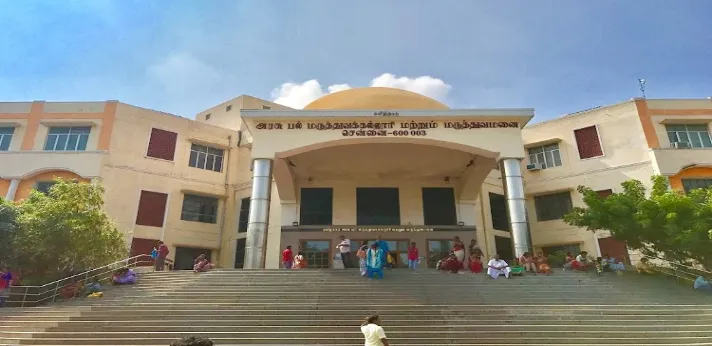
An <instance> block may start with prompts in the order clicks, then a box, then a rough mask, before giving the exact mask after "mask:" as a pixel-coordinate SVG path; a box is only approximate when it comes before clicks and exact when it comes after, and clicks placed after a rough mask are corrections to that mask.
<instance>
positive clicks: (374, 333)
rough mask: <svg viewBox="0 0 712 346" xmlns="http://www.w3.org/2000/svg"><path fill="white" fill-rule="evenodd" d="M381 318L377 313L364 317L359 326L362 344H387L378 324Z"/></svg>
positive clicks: (366, 345)
mask: <svg viewBox="0 0 712 346" xmlns="http://www.w3.org/2000/svg"><path fill="white" fill-rule="evenodd" d="M380 324H381V320H380V319H379V318H378V315H371V316H368V317H366V321H365V322H364V324H363V325H362V326H361V333H363V337H364V339H365V343H364V346H388V345H389V344H388V339H386V333H385V332H384V331H383V327H381V326H380Z"/></svg>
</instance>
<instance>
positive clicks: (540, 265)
mask: <svg viewBox="0 0 712 346" xmlns="http://www.w3.org/2000/svg"><path fill="white" fill-rule="evenodd" d="M534 264H535V265H536V269H537V273H540V274H547V275H548V274H551V266H549V260H548V259H547V258H546V255H544V252H542V251H539V252H537V253H536V255H535V256H534Z"/></svg>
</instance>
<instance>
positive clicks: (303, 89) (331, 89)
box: [272, 73, 452, 109]
mask: <svg viewBox="0 0 712 346" xmlns="http://www.w3.org/2000/svg"><path fill="white" fill-rule="evenodd" d="M370 86H372V87H388V88H398V89H403V90H408V91H412V92H415V93H418V94H421V95H425V96H428V97H431V98H434V99H436V100H439V101H444V100H445V98H446V97H447V94H448V93H449V92H450V89H452V86H451V85H449V84H447V83H445V82H444V81H443V80H442V79H439V78H434V77H431V76H420V77H415V78H410V77H397V76H395V75H393V74H391V73H384V74H382V75H380V76H378V77H376V78H374V79H372V80H371V83H370ZM348 89H351V86H350V85H348V84H332V85H329V86H328V87H326V91H324V88H322V86H321V84H320V83H319V81H317V80H316V79H311V80H308V81H306V82H304V83H294V82H287V83H283V84H282V85H281V86H280V87H279V88H275V89H274V90H272V99H273V100H274V102H275V103H279V104H281V105H285V106H287V107H292V108H297V109H300V108H304V106H306V105H308V104H309V103H310V102H312V101H314V100H316V99H318V98H320V97H322V96H324V95H327V94H331V93H335V92H339V91H343V90H348Z"/></svg>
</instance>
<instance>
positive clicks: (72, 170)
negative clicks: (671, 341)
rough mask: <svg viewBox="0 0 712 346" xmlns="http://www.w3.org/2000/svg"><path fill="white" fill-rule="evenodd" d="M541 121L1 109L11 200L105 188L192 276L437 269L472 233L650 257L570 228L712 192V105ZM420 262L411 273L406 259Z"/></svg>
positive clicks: (379, 108)
mask: <svg viewBox="0 0 712 346" xmlns="http://www.w3.org/2000/svg"><path fill="white" fill-rule="evenodd" d="M533 117H534V109H529V108H511V109H509V108H498V109H453V108H449V107H448V106H447V105H445V104H442V103H440V102H438V101H436V100H433V99H430V98H428V97H425V96H422V95H419V94H416V93H412V92H409V91H404V90H399V89H390V88H360V89H350V90H346V91H341V92H337V93H333V94H329V95H326V96H324V97H322V98H320V99H318V100H316V101H314V102H312V103H311V104H309V105H307V106H306V107H305V108H304V109H298V110H297V109H290V108H287V107H284V106H281V105H278V104H275V103H272V102H269V101H265V100H261V99H258V98H255V97H251V96H247V95H243V96H240V97H237V98H235V99H232V100H229V101H226V102H224V103H222V104H219V105H216V106H214V107H212V108H210V109H207V110H205V111H203V112H200V113H198V114H196V115H195V117H194V118H195V120H192V119H188V118H183V117H179V116H175V115H171V114H167V113H163V112H160V111H155V110H151V109H145V108H141V107H137V106H134V105H129V104H125V103H121V102H118V101H104V102H45V101H34V102H4V103H3V102H0V196H2V197H4V198H6V199H9V200H14V201H21V200H23V199H24V198H26V197H27V196H28V195H29V193H30V191H31V190H33V189H35V190H38V191H40V192H46V191H47V190H48V189H49V188H50V187H51V185H52V183H53V180H54V179H55V178H57V177H60V178H65V179H77V180H79V181H84V182H91V181H94V182H97V183H100V184H102V185H103V186H104V187H105V189H106V192H105V202H106V204H105V208H106V211H107V213H108V214H109V215H110V216H111V217H112V219H113V220H114V221H115V222H116V225H117V227H118V228H119V230H120V231H121V232H123V234H125V237H126V241H127V244H128V247H130V249H131V252H132V253H133V254H142V253H150V251H151V249H152V248H153V246H154V244H155V242H156V241H157V240H163V241H164V242H165V243H166V244H167V245H168V246H169V248H170V249H171V254H170V258H171V259H173V260H174V261H175V265H176V268H177V269H188V268H190V267H191V266H192V260H193V258H194V257H195V256H197V254H200V253H205V254H207V255H208V256H210V258H211V259H212V261H213V262H215V263H216V264H217V265H218V266H219V267H222V268H261V267H266V268H278V267H279V265H280V261H281V258H280V253H281V250H282V249H283V248H284V247H285V246H287V245H292V247H293V248H294V249H298V250H299V251H303V252H304V253H305V255H306V257H307V259H308V261H309V265H310V267H312V268H329V267H331V266H333V265H334V262H335V261H334V259H333V258H334V256H335V253H336V251H338V250H336V248H335V247H336V245H337V243H338V242H337V240H338V238H339V236H341V235H345V236H346V237H348V238H349V239H351V241H352V243H353V244H354V246H352V250H353V251H355V250H356V249H357V246H355V244H356V243H360V242H361V241H364V240H368V241H370V240H374V239H376V238H377V237H378V236H380V237H381V238H382V239H384V240H387V241H388V242H389V248H390V250H391V251H392V253H393V255H394V258H395V260H396V266H404V265H407V261H406V259H407V258H406V250H407V246H408V244H409V243H411V242H415V243H416V244H417V246H418V247H419V249H420V254H421V256H424V257H425V261H424V262H425V263H424V264H423V265H428V266H434V264H435V262H436V261H437V260H438V259H440V258H442V257H443V256H444V255H445V254H447V252H448V251H449V246H450V241H451V239H452V238H453V237H455V236H459V237H460V238H461V239H462V240H463V241H464V242H465V244H469V243H470V241H471V240H476V241H477V243H478V244H479V246H480V247H481V248H482V249H483V251H484V252H485V255H486V256H491V255H492V254H494V253H495V252H497V253H499V254H500V255H501V256H502V257H503V258H505V259H509V258H513V257H514V256H515V255H517V254H520V253H522V252H523V251H527V250H532V249H534V250H543V251H544V252H547V253H553V252H555V251H558V250H564V251H579V250H587V251H588V252H589V253H590V254H602V253H609V254H611V255H614V256H616V257H619V258H624V259H626V260H632V261H635V259H636V254H635V253H634V252H631V251H628V249H627V248H626V246H625V244H624V243H621V242H619V241H616V240H615V239H613V238H611V237H610V236H609V234H606V233H605V232H598V233H593V232H590V231H586V230H583V229H578V228H575V227H571V226H569V225H567V224H566V223H564V222H563V220H562V217H563V215H565V214H566V213H568V212H569V211H570V210H571V209H572V208H573V207H575V206H583V202H582V196H581V195H580V194H578V193H577V192H576V187H577V186H579V185H586V186H589V187H591V188H592V189H594V190H596V191H598V192H599V193H600V194H601V195H602V196H605V195H608V194H610V193H615V192H619V191H620V188H621V187H620V183H621V182H623V181H625V180H629V179H638V180H641V181H643V182H644V183H645V184H648V185H650V176H652V175H655V174H661V175H664V176H666V177H668V179H669V181H670V185H671V188H673V189H677V190H682V191H688V190H689V189H692V188H696V187H706V186H710V185H712V140H711V139H710V122H712V100H711V99H684V100H683V99H642V98H635V99H631V100H627V101H623V102H620V103H617V104H613V105H606V106H601V107H596V108H592V109H587V110H582V111H580V112H577V113H573V114H569V115H565V116H562V117H559V118H556V119H552V120H548V121H542V122H532V118H533ZM404 262H405V263H404Z"/></svg>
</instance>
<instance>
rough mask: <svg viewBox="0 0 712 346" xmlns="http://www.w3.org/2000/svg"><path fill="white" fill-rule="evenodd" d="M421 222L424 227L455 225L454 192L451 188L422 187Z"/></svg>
mask: <svg viewBox="0 0 712 346" xmlns="http://www.w3.org/2000/svg"><path fill="white" fill-rule="evenodd" d="M423 220H424V223H425V224H426V225H457V211H456V210H455V190H454V189H453V188H451V187H424V188H423Z"/></svg>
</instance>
